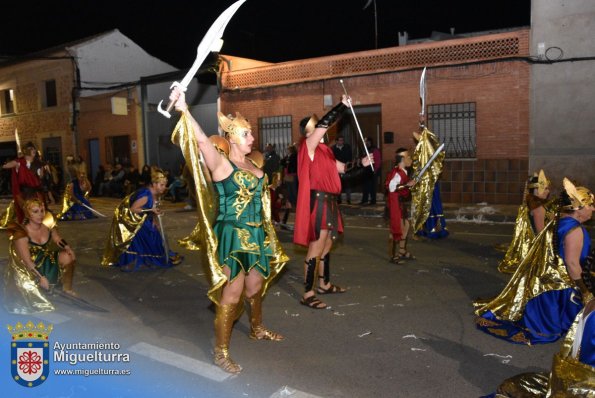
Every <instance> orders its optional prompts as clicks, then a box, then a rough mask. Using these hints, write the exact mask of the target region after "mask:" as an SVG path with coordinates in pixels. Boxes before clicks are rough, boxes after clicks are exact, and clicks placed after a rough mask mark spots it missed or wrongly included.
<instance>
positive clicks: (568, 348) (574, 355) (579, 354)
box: [488, 249, 595, 398]
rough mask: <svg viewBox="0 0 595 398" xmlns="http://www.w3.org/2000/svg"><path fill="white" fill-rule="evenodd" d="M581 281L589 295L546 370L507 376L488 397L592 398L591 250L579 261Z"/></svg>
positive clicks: (594, 259)
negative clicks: (494, 392) (580, 263)
mask: <svg viewBox="0 0 595 398" xmlns="http://www.w3.org/2000/svg"><path fill="white" fill-rule="evenodd" d="M582 281H583V283H584V284H585V286H586V287H587V289H588V290H589V293H590V297H591V298H590V300H589V301H588V302H587V303H586V304H585V308H584V309H583V310H582V311H581V312H580V313H579V314H578V315H577V316H576V319H575V320H574V323H573V325H572V326H571V328H570V330H569V331H568V333H567V335H566V337H565V339H564V341H563V342H562V346H561V348H560V351H559V352H558V353H557V354H556V355H554V359H553V362H552V367H551V371H550V373H549V374H547V373H522V374H519V375H517V376H514V377H511V378H509V379H507V380H505V381H504V382H503V383H502V384H500V386H499V387H498V389H497V392H496V394H492V395H490V396H488V397H490V398H491V397H495V398H503V397H512V398H541V397H583V398H588V397H590V398H593V397H595V315H594V314H595V299H593V295H595V249H593V250H592V251H591V253H590V255H589V256H587V258H586V259H585V260H584V261H583V262H582Z"/></svg>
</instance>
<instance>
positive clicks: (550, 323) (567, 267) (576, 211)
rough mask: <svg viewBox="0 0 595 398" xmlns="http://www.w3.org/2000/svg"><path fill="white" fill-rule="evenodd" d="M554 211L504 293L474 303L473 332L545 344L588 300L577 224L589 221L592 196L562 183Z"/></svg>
mask: <svg viewBox="0 0 595 398" xmlns="http://www.w3.org/2000/svg"><path fill="white" fill-rule="evenodd" d="M560 209H561V216H560V219H559V221H558V223H557V225H556V222H555V219H554V220H552V221H550V222H549V223H548V225H547V226H546V227H545V228H544V229H543V230H542V231H541V233H540V234H539V235H538V236H537V237H536V238H535V241H534V242H533V244H532V245H531V249H530V250H529V252H528V253H527V256H526V257H525V259H524V260H523V261H522V262H521V264H520V265H519V267H518V269H517V270H516V272H515V273H514V274H513V276H512V277H511V279H510V281H509V282H508V284H507V285H506V286H505V287H504V290H503V291H502V292H501V293H500V294H499V295H498V296H497V297H496V298H495V299H493V300H491V301H489V302H487V303H484V302H482V301H478V302H476V303H475V306H476V307H478V308H477V309H476V311H475V313H476V315H478V317H477V318H476V320H475V322H476V326H477V328H478V329H479V330H482V331H484V332H486V333H488V334H491V335H492V336H494V337H498V338H501V339H504V340H507V341H509V342H511V343H517V344H540V343H551V342H554V341H556V340H558V339H559V338H560V337H563V336H564V334H565V333H566V332H567V331H568V328H569V327H570V325H571V324H572V322H573V320H574V318H575V317H576V314H577V313H578V312H579V311H580V310H581V308H582V307H583V301H584V300H586V299H587V297H588V296H589V295H588V292H587V290H586V288H585V287H584V284H583V283H582V280H581V278H580V276H581V267H580V261H582V260H584V259H585V257H586V256H587V254H588V253H589V250H590V247H591V239H590V237H589V234H588V233H587V230H586V229H585V228H584V227H583V226H582V224H583V223H584V222H585V221H588V220H589V219H591V216H592V213H593V194H592V193H591V192H590V191H589V190H588V189H587V188H584V187H575V186H574V185H573V184H572V183H571V182H570V180H568V179H566V178H565V179H564V191H563V192H562V193H561V195H560ZM556 241H557V242H556ZM554 248H557V251H558V254H556V253H555V251H554ZM581 298H582V300H583V301H581Z"/></svg>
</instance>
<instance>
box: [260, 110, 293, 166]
mask: <svg viewBox="0 0 595 398" xmlns="http://www.w3.org/2000/svg"><path fill="white" fill-rule="evenodd" d="M258 131H259V133H260V138H261V139H260V149H261V150H262V151H264V147H265V146H266V144H269V143H270V144H273V145H275V151H276V152H277V154H278V155H279V157H281V158H283V157H284V156H285V155H287V147H288V146H289V145H290V144H291V115H284V116H269V117H260V118H258Z"/></svg>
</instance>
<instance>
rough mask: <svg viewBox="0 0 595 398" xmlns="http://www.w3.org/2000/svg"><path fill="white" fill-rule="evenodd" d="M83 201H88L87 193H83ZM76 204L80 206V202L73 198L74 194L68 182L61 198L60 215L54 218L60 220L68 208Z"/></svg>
mask: <svg viewBox="0 0 595 398" xmlns="http://www.w3.org/2000/svg"><path fill="white" fill-rule="evenodd" d="M85 199H89V191H86V192H85ZM75 203H78V204H80V203H81V202H80V200H78V199H77V198H76V196H74V193H73V191H72V183H71V182H69V183H68V184H67V185H66V188H64V195H63V196H62V210H60V213H58V215H57V216H56V218H58V219H60V218H62V216H63V215H64V214H65V213H66V212H67V211H68V210H70V208H71V207H72V206H73V205H74V204H75Z"/></svg>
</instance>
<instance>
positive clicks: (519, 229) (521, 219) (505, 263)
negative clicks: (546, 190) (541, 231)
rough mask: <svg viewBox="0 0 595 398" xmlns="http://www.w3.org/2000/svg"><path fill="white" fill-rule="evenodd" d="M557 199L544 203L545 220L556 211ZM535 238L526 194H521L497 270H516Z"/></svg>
mask: <svg viewBox="0 0 595 398" xmlns="http://www.w3.org/2000/svg"><path fill="white" fill-rule="evenodd" d="M557 202H558V201H557V199H551V200H550V201H548V202H547V203H546V204H545V205H544V208H545V211H546V216H545V217H546V218H545V222H546V223H547V221H548V220H552V219H553V218H554V217H555V214H556V212H557V211H558V209H557V207H558V204H557ZM534 239H535V233H534V232H533V227H532V226H531V214H530V212H529V206H527V194H526V193H525V195H523V203H522V204H521V205H520V206H519V211H518V213H517V216H516V221H515V227H514V233H513V235H512V241H511V242H510V245H508V249H507V250H506V254H505V255H504V258H503V259H502V261H500V264H498V271H500V272H502V273H504V274H512V273H514V271H516V270H517V268H518V266H519V264H520V263H521V261H523V259H524V258H525V257H526V256H527V253H528V252H529V249H530V248H531V244H532V243H533V240H534Z"/></svg>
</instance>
